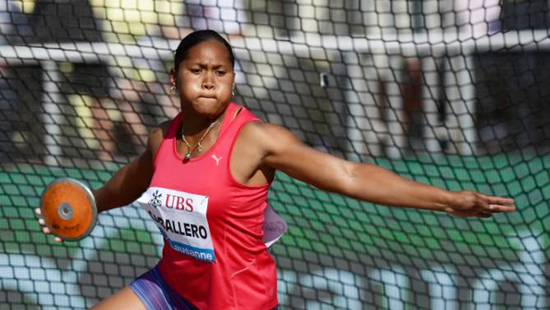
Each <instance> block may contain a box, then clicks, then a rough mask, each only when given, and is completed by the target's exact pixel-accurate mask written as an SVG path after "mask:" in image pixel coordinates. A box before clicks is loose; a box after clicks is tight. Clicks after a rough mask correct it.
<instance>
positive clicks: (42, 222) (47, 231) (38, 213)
mask: <svg viewBox="0 0 550 310" xmlns="http://www.w3.org/2000/svg"><path fill="white" fill-rule="evenodd" d="M34 214H36V216H37V217H38V224H40V227H41V228H42V233H43V234H44V235H50V234H51V233H52V232H51V231H50V229H49V228H48V227H47V226H46V221H45V220H44V219H43V218H42V217H41V216H42V211H41V210H40V208H36V209H34ZM53 241H54V242H56V243H62V242H63V239H61V238H59V237H54V238H53Z"/></svg>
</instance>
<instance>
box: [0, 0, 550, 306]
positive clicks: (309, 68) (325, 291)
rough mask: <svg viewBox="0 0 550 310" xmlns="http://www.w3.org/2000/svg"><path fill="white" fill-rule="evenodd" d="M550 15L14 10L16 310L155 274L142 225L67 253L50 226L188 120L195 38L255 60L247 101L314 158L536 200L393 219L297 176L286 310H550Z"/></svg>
mask: <svg viewBox="0 0 550 310" xmlns="http://www.w3.org/2000/svg"><path fill="white" fill-rule="evenodd" d="M548 7H549V4H548V1H546V0H544V1H543V0H530V1H527V0H524V1H520V0H516V1H507V0H506V1H500V0H479V1H471V0H470V1H468V0H439V1H436V0H423V1H421V0H409V1H406V0H393V1H382V0H349V1H343V0H331V1H328V0H301V1H290V0H288V1H287V0H281V1H272V0H264V1H252V0H250V1H249V0H217V1H216V0H194V1H159V0H120V1H105V0H73V1H61V0H59V1H54V0H34V1H31V0H29V1H26V0H25V1H11V0H9V1H7V0H0V29H1V31H0V308H2V309H35V308H36V309H82V308H87V307H90V306H91V305H93V304H95V303H96V302H97V301H99V300H101V299H103V298H105V297H107V296H109V295H111V294H112V293H114V292H115V291H117V290H118V289H120V288H122V287H123V286H125V285H126V284H128V283H129V281H131V280H132V279H134V278H135V277H137V276H139V275H140V274H142V273H143V272H145V271H146V270H148V269H149V268H151V267H152V266H154V265H155V264H156V263H157V261H158V259H159V255H160V247H161V243H162V238H161V235H160V234H159V233H158V231H157V228H156V226H155V225H154V223H153V222H152V221H151V220H150V219H149V218H148V215H146V214H145V213H144V212H143V211H142V210H140V209H139V208H138V207H137V206H134V205H130V206H127V207H124V208H121V209H117V210H113V211H109V212H107V213H105V214H102V215H100V217H99V224H98V226H97V227H96V229H95V230H94V231H93V233H92V234H91V236H89V237H88V238H86V239H84V240H82V241H80V242H72V243H71V242H67V243H66V244H64V245H57V244H54V243H53V242H52V241H51V240H50V239H51V238H46V237H45V236H44V235H42V233H41V232H40V229H39V226H38V224H37V223H36V220H35V216H34V214H33V209H34V208H35V207H36V206H38V203H39V199H40V194H41V192H42V190H43V189H44V187H45V185H46V184H47V183H49V182H50V181H51V180H53V179H54V178H57V177H64V176H70V177H74V178H77V179H79V180H82V181H83V182H85V183H86V184H88V185H90V186H91V187H94V188H95V187H98V186H100V185H101V184H102V182H104V181H106V180H107V179H108V178H109V177H110V175H112V173H113V172H114V171H116V170H117V169H118V168H119V167H120V166H121V165H123V164H124V163H126V162H128V160H129V159H130V158H132V157H133V156H136V155H137V154H139V152H141V151H142V150H143V149H144V143H145V139H146V137H147V134H148V132H149V131H150V130H151V129H152V128H153V126H155V125H156V124H158V123H160V122H161V121H164V120H166V119H169V118H171V117H173V116H175V115H176V113H177V112H178V106H179V103H178V98H176V97H174V96H172V95H171V94H170V89H169V87H170V84H169V74H168V73H169V69H170V67H171V65H172V58H173V51H174V50H175V48H176V46H177V44H178V43H179V40H180V39H181V38H183V37H184V36H185V35H186V34H188V33H189V32H191V31H192V30H193V29H204V28H210V29H214V30H217V31H219V32H220V33H223V34H224V35H225V36H226V37H227V38H228V40H229V42H230V43H231V44H232V46H233V47H234V50H235V53H236V56H237V67H236V71H237V97H236V101H237V103H239V104H243V105H245V106H246V107H248V108H249V109H250V110H252V111H253V112H255V113H256V114H257V115H258V116H259V117H261V118H262V119H264V120H265V121H268V122H273V123H276V124H280V125H283V126H284V127H286V128H288V129H289V130H291V131H292V132H293V133H294V134H296V135H297V136H298V137H299V138H300V139H302V140H303V141H304V142H305V143H307V144H309V145H311V146H313V147H315V148H318V149H321V150H324V151H326V152H329V153H332V154H334V155H336V156H340V157H343V158H346V159H349V160H353V161H361V162H368V163H374V164H378V165H381V166H384V167H386V168H388V169H391V170H393V171H396V172H397V173H399V174H400V175H402V176H404V177H406V178H409V179H413V180H417V181H421V182H424V183H429V184H434V185H437V186H440V187H444V188H447V189H452V190H458V189H462V188H464V189H475V190H480V191H483V192H486V193H490V194H496V195H502V196H510V197H513V198H515V199H516V203H517V205H518V211H517V212H515V213H512V214H506V215H499V216H495V217H494V218H491V219H485V220H478V219H458V218H452V217H449V216H447V215H445V214H439V213H433V212H423V211H414V210H406V209H400V208H387V207H381V206H376V205H372V204H368V203H360V202H357V201H355V200H351V199H347V198H344V197H341V196H338V195H333V194H327V193H325V192H322V191H320V190H317V189H315V188H313V187H311V186H309V185H305V184H303V183H301V182H298V181H295V180H292V179H290V178H289V177H287V176H285V175H283V174H279V175H277V177H276V182H275V183H274V186H273V188H272V191H271V194H270V203H271V205H272V206H273V207H274V209H276V210H277V211H278V213H279V214H280V215H281V216H283V217H284V218H285V219H286V220H287V222H288V223H289V226H290V228H289V231H288V233H287V234H286V235H285V236H284V237H283V238H282V239H281V240H280V241H279V242H278V243H277V244H276V245H275V246H274V248H273V249H272V250H271V251H272V254H273V256H274V257H275V259H276V261H277V266H278V284H279V286H278V293H279V301H280V304H281V307H282V308H283V309H365V308H367V309H370V308H375V309H474V308H475V309H509V308H510V309H511V308H513V309H518V308H521V309H544V308H546V309H547V308H548V307H550V297H549V296H550V278H549V277H550V250H549V242H550V240H549V236H548V231H549V227H550V219H549V203H548V201H549V198H550V183H549V180H550V177H549V171H550V153H549V146H550V104H549V102H550V98H549V97H550V73H549V72H550V70H549V69H550V65H549V64H550V61H549V60H550V38H549V36H548V34H549V31H548V29H549V26H550V25H549V9H548Z"/></svg>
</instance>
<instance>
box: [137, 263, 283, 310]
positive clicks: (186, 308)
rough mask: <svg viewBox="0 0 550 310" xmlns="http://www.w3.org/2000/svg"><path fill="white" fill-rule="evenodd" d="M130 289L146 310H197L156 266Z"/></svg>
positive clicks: (274, 309) (275, 309)
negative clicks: (163, 276) (167, 281)
mask: <svg viewBox="0 0 550 310" xmlns="http://www.w3.org/2000/svg"><path fill="white" fill-rule="evenodd" d="M130 288H131V289H132V291H133V292H134V293H135V294H136V295H137V296H138V297H139V299H140V300H141V302H142V303H143V304H144V305H145V308H147V310H197V308H195V307H194V306H193V305H192V304H191V303H190V302H188V301H187V300H185V299H184V298H183V297H181V295H180V294H178V293H177V292H176V291H174V290H173V289H172V288H171V287H170V286H168V284H166V282H164V279H163V278H162V276H161V275H160V271H159V267H158V265H157V266H155V267H154V268H153V269H151V270H149V271H147V272H146V273H144V274H142V275H141V276H140V277H139V278H137V279H135V280H134V281H132V282H131V283H130ZM277 309H278V307H276V308H273V310H277Z"/></svg>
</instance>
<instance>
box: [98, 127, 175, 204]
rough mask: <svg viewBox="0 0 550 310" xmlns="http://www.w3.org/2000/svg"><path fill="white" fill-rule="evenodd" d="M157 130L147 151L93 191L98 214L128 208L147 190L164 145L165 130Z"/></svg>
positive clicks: (161, 128) (152, 133)
mask: <svg viewBox="0 0 550 310" xmlns="http://www.w3.org/2000/svg"><path fill="white" fill-rule="evenodd" d="M165 124H166V123H164V124H161V125H160V126H159V127H157V128H155V129H154V130H153V131H152V132H151V134H150V135H149V138H148V139H147V148H146V149H145V151H144V152H143V153H142V154H141V155H139V156H138V157H136V158H134V159H133V160H132V161H131V162H130V163H128V164H126V165H125V166H123V167H122V168H121V169H120V170H118V171H117V172H116V173H115V174H114V175H113V176H112V177H111V179H109V181H107V182H106V183H105V184H104V185H103V186H102V187H100V188H98V189H96V190H94V191H93V194H94V198H95V201H96V205H97V211H98V213H100V212H103V211H107V210H111V209H115V208H119V207H122V206H126V205H128V204H130V203H132V202H133V201H135V200H136V199H138V198H139V197H140V196H141V194H142V193H143V192H144V191H145V190H146V189H147V187H148V186H149V183H150V182H151V178H152V177H153V161H154V158H155V155H156V153H157V151H158V149H159V147H160V144H161V143H162V138H163V131H164V130H163V128H165V127H166V126H164V125H165Z"/></svg>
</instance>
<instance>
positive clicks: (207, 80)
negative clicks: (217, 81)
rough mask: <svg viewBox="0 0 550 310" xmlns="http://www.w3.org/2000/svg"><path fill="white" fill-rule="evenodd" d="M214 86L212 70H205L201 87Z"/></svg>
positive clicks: (208, 88) (209, 87)
mask: <svg viewBox="0 0 550 310" xmlns="http://www.w3.org/2000/svg"><path fill="white" fill-rule="evenodd" d="M214 86H215V85H214V75H213V74H212V72H207V73H206V74H205V75H204V79H203V81H202V88H204V89H207V90H211V89H213V88H214Z"/></svg>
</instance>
